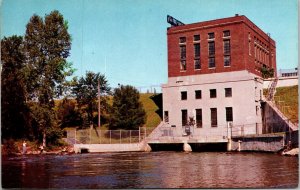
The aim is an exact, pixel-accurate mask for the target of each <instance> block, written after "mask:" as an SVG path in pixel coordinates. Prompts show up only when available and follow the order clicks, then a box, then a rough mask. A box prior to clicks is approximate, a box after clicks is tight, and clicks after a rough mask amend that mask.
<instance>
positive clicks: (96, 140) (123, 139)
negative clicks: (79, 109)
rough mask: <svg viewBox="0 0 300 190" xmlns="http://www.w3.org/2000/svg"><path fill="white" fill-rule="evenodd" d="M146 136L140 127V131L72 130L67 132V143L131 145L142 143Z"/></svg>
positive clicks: (145, 131) (145, 132)
mask: <svg viewBox="0 0 300 190" xmlns="http://www.w3.org/2000/svg"><path fill="white" fill-rule="evenodd" d="M149 132H151V130H149ZM146 136H147V128H145V127H140V128H139V130H100V129H95V128H89V129H80V130H76V129H72V130H68V131H67V142H68V143H70V144H126V143H129V144H131V143H139V142H141V141H142V140H144V139H145V137H146Z"/></svg>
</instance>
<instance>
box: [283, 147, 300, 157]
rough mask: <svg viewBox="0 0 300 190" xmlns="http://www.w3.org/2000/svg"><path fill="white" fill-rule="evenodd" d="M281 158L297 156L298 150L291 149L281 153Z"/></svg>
mask: <svg viewBox="0 0 300 190" xmlns="http://www.w3.org/2000/svg"><path fill="white" fill-rule="evenodd" d="M282 155H283V156H298V155H299V148H293V149H291V150H285V151H283V152H282Z"/></svg>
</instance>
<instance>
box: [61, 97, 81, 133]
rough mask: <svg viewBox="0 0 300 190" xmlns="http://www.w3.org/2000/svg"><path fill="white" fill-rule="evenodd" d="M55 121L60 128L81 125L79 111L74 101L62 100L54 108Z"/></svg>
mask: <svg viewBox="0 0 300 190" xmlns="http://www.w3.org/2000/svg"><path fill="white" fill-rule="evenodd" d="M56 113H57V119H58V122H59V126H60V127H61V128H65V127H76V126H80V125H81V123H82V120H81V116H80V113H79V110H78V108H77V105H76V101H75V100H74V99H67V98H64V99H62V101H61V102H59V103H58V105H57V107H56Z"/></svg>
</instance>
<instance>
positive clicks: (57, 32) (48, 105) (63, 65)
mask: <svg viewBox="0 0 300 190" xmlns="http://www.w3.org/2000/svg"><path fill="white" fill-rule="evenodd" d="M68 25H69V24H68V22H67V21H66V20H64V18H63V15H62V14H61V13H59V12H58V11H56V10H55V11H52V12H51V13H50V14H46V15H45V17H44V18H42V17H40V16H38V15H36V14H34V15H33V16H32V17H31V18H30V20H29V22H28V24H27V25H26V31H25V35H24V36H17V35H13V36H10V37H4V38H3V39H1V91H2V92H1V131H2V136H1V139H2V140H6V139H28V140H32V141H38V142H42V143H43V144H44V146H45V145H46V144H57V143H59V140H60V139H61V137H62V132H63V129H64V128H66V127H81V128H84V127H89V126H90V125H93V126H96V125H97V105H98V102H97V96H98V83H99V85H100V92H101V123H102V124H107V125H108V127H109V129H136V128H138V127H139V126H141V125H143V124H144V123H145V120H146V113H145V111H144V108H143V106H142V104H141V102H139V92H138V90H137V89H135V88H134V87H132V86H128V85H127V86H124V85H120V86H119V87H118V88H116V89H114V90H113V91H112V89H111V87H110V86H109V83H108V81H107V79H106V77H105V76H104V75H103V74H101V73H95V72H92V71H87V72H86V74H85V76H81V77H73V78H72V79H71V80H67V78H70V77H71V76H72V75H73V74H74V72H75V69H74V68H73V64H72V63H71V62H68V61H67V58H68V57H69V56H70V50H71V45H72V38H71V35H70V34H69V32H68V27H69V26H68ZM95 113H96V114H95Z"/></svg>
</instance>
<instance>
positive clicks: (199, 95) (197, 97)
mask: <svg viewBox="0 0 300 190" xmlns="http://www.w3.org/2000/svg"><path fill="white" fill-rule="evenodd" d="M195 99H202V92H201V90H195Z"/></svg>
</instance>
